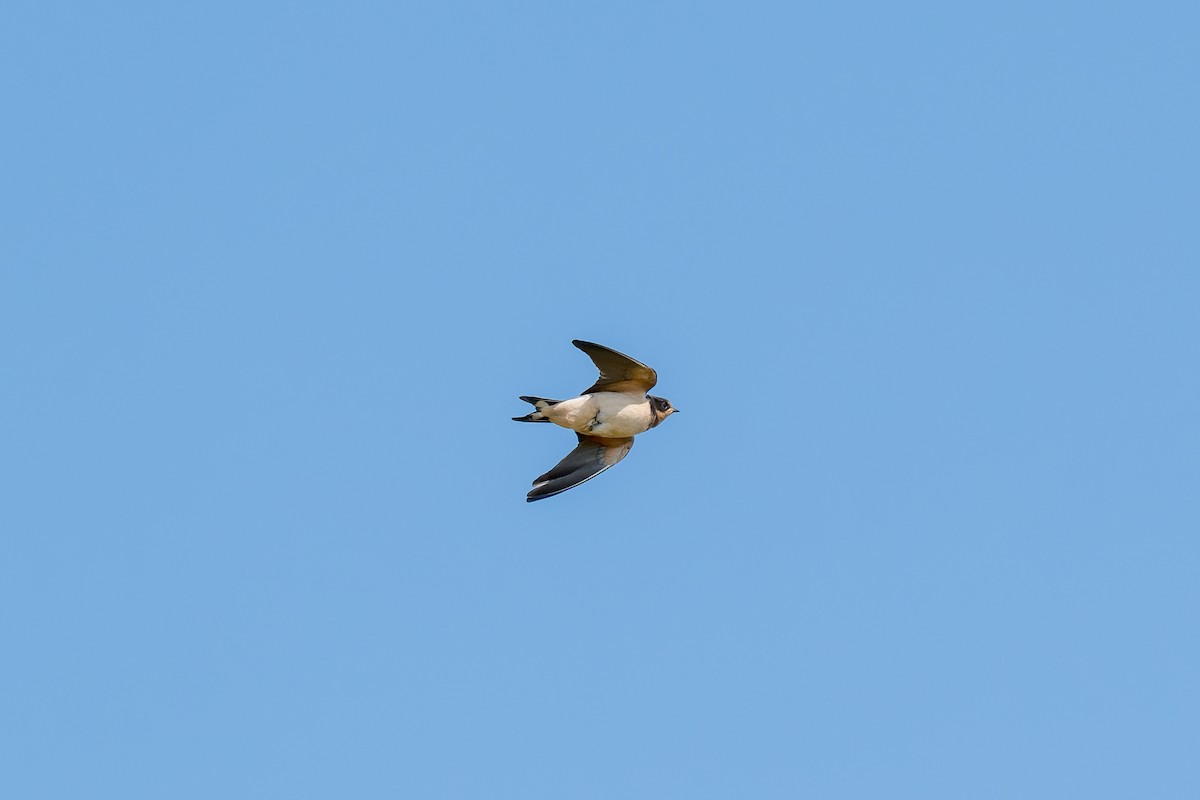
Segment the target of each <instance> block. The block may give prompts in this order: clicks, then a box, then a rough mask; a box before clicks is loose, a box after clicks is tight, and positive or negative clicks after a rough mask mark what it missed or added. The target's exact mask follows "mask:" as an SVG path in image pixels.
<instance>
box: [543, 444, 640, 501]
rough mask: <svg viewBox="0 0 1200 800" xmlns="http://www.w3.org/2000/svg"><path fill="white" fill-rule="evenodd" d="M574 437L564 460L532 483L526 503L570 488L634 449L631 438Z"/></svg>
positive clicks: (602, 470)
mask: <svg viewBox="0 0 1200 800" xmlns="http://www.w3.org/2000/svg"><path fill="white" fill-rule="evenodd" d="M577 435H578V436H579V444H578V445H577V446H576V447H575V449H574V450H572V451H571V452H570V453H568V454H567V457H566V458H564V459H563V460H562V461H560V462H558V463H557V464H555V465H554V469H552V470H550V471H549V472H547V473H546V474H545V475H542V476H541V477H539V478H538V479H537V480H535V481H534V482H533V491H531V492H530V493H529V494H528V495H527V496H526V498H525V501H526V502H528V503H532V502H533V501H534V500H541V499H542V498H544V497H553V496H554V495H556V494H558V493H559V492H565V491H566V490H567V489H573V488H574V487H576V486H578V485H579V484H581V483H583V482H584V481H586V480H590V479H592V478H594V477H596V476H597V475H599V474H600V473H601V472H604V470H606V469H608V468H609V467H611V466H612V465H613V464H616V463H617V462H618V461H620V460H621V459H622V458H624V457H625V454H626V453H628V452H629V451H630V450H631V449H632V448H633V437H632V436H631V437H629V438H628V439H602V438H600V437H599V436H587V435H585V434H582V433H580V434H577Z"/></svg>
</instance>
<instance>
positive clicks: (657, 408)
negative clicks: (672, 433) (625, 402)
mask: <svg viewBox="0 0 1200 800" xmlns="http://www.w3.org/2000/svg"><path fill="white" fill-rule="evenodd" d="M646 397H647V398H649V400H650V413H652V414H653V415H654V425H658V423H660V422H662V421H663V420H664V419H666V418H667V417H669V416H671V415H672V414H674V413H675V412H676V411H678V410H679V409H678V408H676V407H675V406H673V405H671V401H670V400H668V399H667V398H665V397H655V396H654V395H652V394H651V395H646ZM654 425H652V426H651V427H654Z"/></svg>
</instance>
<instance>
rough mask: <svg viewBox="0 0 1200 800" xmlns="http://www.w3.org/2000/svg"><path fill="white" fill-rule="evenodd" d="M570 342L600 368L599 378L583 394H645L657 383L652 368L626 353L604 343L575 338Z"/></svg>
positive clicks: (656, 376) (656, 377)
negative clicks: (612, 348) (593, 342)
mask: <svg viewBox="0 0 1200 800" xmlns="http://www.w3.org/2000/svg"><path fill="white" fill-rule="evenodd" d="M571 344H573V345H575V346H576V347H578V348H579V349H580V350H582V351H583V352H585V353H587V354H588V358H590V359H592V363H594V364H595V365H596V369H598V370H600V380H598V381H596V382H595V383H594V384H592V386H591V388H590V389H586V390H584V392H583V394H589V393H591V392H639V393H642V394H645V393H646V392H648V391H650V390H651V389H652V388H654V384H656V383H658V375H657V374H656V373H655V372H654V370H652V369H650V368H649V367H647V366H646V365H645V364H643V363H642V362H640V361H634V360H633V359H632V358H630V357H629V356H627V355H624V354H622V353H618V352H617V351H616V350H610V349H609V348H607V347H605V346H604V345H599V344H592V343H591V342H582V341H580V340H579V339H575V340H573V341H572V342H571Z"/></svg>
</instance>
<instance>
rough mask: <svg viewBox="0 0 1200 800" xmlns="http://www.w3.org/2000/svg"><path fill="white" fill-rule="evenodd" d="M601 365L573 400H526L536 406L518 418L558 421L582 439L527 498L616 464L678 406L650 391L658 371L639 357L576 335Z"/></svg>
mask: <svg viewBox="0 0 1200 800" xmlns="http://www.w3.org/2000/svg"><path fill="white" fill-rule="evenodd" d="M571 344H573V345H575V346H576V347H578V348H579V349H580V350H582V351H583V352H585V353H587V355H588V358H590V359H592V363H594V364H595V365H596V368H597V369H598V370H600V380H598V381H596V382H595V383H594V384H592V386H590V387H589V388H587V389H585V390H584V391H583V393H582V394H581V395H579V397H573V398H571V399H570V400H549V399H547V398H545V397H526V396H524V395H523V396H522V397H521V399H522V400H524V401H525V402H526V403H532V404H533V408H534V410H533V411H532V412H530V413H528V414H526V415H525V416H523V417H513V419H514V420H516V421H517V422H553V423H554V424H555V425H561V426H562V427H564V428H570V429H571V430H573V431H575V435H576V436H578V437H579V444H578V445H577V446H576V447H575V449H574V450H572V451H571V452H570V453H568V454H567V457H566V458H564V459H563V460H562V461H560V462H558V463H557V464H556V465H555V466H554V468H553V469H552V470H550V471H549V472H547V473H546V474H545V475H542V476H540V477H539V478H537V480H535V481H534V482H533V490H532V491H531V492H530V493H529V494H528V495H527V496H526V497H525V500H526V502H529V503H532V502H533V501H534V500H541V499H542V498H545V497H553V496H554V495H556V494H559V493H560V492H565V491H566V490H567V489H573V488H574V487H576V486H578V485H579V484H581V483H583V482H584V481H586V480H590V479H592V478H594V477H596V476H597V475H599V474H600V473H601V472H604V470H606V469H608V468H609V467H611V466H612V465H613V464H616V463H617V462H618V461H620V460H621V459H622V458H624V457H625V456H626V454H628V453H629V450H630V449H631V448H632V447H633V437H634V436H637V435H638V434H639V433H645V432H646V431H648V430H650V429H651V428H653V427H656V426H657V425H658V424H659V423H661V422H662V421H663V420H664V419H666V418H667V417H669V416H671V415H672V414H674V413H675V412H676V411H677V410H678V409H676V408H675V407H673V406H672V405H671V401H670V400H667V399H666V398H664V397H655V396H654V395H651V394H648V392H649V391H650V390H651V389H652V388H654V384H655V383H657V382H658V374H657V373H656V372H655V371H654V370H652V369H650V367H647V366H646V365H645V364H643V363H642V362H640V361H635V360H634V359H632V358H630V357H629V356H627V355H624V354H622V353H618V352H617V351H616V350H610V349H609V348H607V347H604V346H602V345H598V344H592V343H591V342H581V341H580V340H578V339H575V340H574V341H572V342H571Z"/></svg>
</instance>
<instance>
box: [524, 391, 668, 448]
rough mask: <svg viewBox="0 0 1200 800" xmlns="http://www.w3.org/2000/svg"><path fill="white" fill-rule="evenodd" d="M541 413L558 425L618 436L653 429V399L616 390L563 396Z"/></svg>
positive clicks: (579, 430) (612, 436) (613, 436)
mask: <svg viewBox="0 0 1200 800" xmlns="http://www.w3.org/2000/svg"><path fill="white" fill-rule="evenodd" d="M542 413H544V414H545V415H546V416H547V417H549V418H550V421H551V422H553V423H554V424H556V425H561V426H563V427H564V428H570V429H571V430H573V431H578V432H579V433H586V434H589V435H591V436H605V437H609V438H613V439H617V438H623V437H626V436H636V435H637V434H639V433H644V432H646V431H647V430H649V429H650V419H651V415H650V403H649V402H648V401H647V400H646V399H645V398H644V397H633V396H631V395H627V394H617V393H616V392H597V393H595V394H585V395H583V396H582V397H576V398H573V399H571V400H563V401H562V402H561V403H559V404H558V405H555V406H552V407H550V408H547V409H546V410H545V411H544V412H542Z"/></svg>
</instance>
